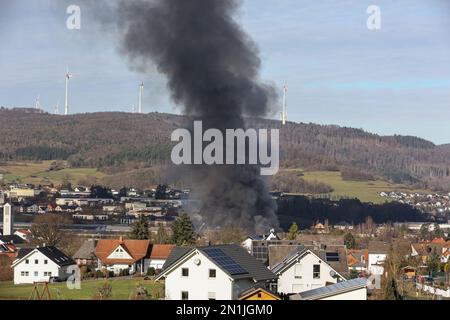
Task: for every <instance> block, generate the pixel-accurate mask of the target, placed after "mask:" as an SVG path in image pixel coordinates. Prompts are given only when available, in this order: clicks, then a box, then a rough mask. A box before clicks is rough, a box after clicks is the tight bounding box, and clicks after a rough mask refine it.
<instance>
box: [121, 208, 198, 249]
mask: <svg viewBox="0 0 450 320" xmlns="http://www.w3.org/2000/svg"><path fill="white" fill-rule="evenodd" d="M129 236H130V238H131V239H136V240H153V242H154V243H157V244H164V243H174V244H176V245H177V246H189V245H192V244H194V243H195V240H196V239H195V232H194V228H193V226H192V222H191V219H190V218H189V215H188V214H187V213H185V212H183V213H181V214H180V216H179V217H178V218H177V219H176V220H175V221H174V222H173V224H172V235H171V236H169V235H168V234H167V231H166V228H164V226H162V225H160V226H159V228H158V231H157V233H156V235H155V236H153V237H152V235H151V234H150V232H149V225H148V221H147V219H146V217H145V216H143V215H140V216H139V219H138V220H137V221H136V222H135V223H134V225H133V227H132V230H131V233H130V235H129Z"/></svg>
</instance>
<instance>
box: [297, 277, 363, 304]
mask: <svg viewBox="0 0 450 320" xmlns="http://www.w3.org/2000/svg"><path fill="white" fill-rule="evenodd" d="M366 286H367V279H366V278H356V279H352V280H347V281H342V282H338V283H336V284H332V285H329V286H325V287H321V288H317V289H312V290H308V291H304V292H300V293H298V294H295V295H293V296H291V297H290V299H291V300H318V299H323V298H327V297H331V296H335V295H337V294H341V293H345V292H349V291H354V290H357V289H361V288H364V287H366Z"/></svg>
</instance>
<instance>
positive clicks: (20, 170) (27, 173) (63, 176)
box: [0, 161, 105, 184]
mask: <svg viewBox="0 0 450 320" xmlns="http://www.w3.org/2000/svg"><path fill="white" fill-rule="evenodd" d="M52 162H53V161H39V162H7V163H3V164H0V173H1V172H6V174H4V180H5V181H6V182H12V181H16V182H20V183H32V184H39V183H42V182H43V181H46V180H47V181H50V182H53V183H54V184H60V183H61V182H63V181H65V180H67V181H69V182H71V183H73V184H77V182H78V181H80V180H81V179H87V178H89V179H90V180H92V178H96V179H98V180H100V179H101V178H103V177H104V176H105V174H103V173H102V172H100V171H98V170H96V169H94V168H65V169H62V170H57V171H48V168H49V166H50V164H51V163H52Z"/></svg>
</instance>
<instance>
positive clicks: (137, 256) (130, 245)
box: [95, 239, 150, 264]
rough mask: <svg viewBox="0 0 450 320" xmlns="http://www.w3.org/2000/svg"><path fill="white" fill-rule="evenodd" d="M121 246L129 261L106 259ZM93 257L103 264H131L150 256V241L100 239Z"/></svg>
mask: <svg viewBox="0 0 450 320" xmlns="http://www.w3.org/2000/svg"><path fill="white" fill-rule="evenodd" d="M119 245H121V246H122V247H123V248H124V249H125V251H127V252H128V254H129V255H130V256H131V257H132V258H131V259H108V256H109V255H110V254H111V253H112V252H113V251H114V250H115V249H117V247H118V246H119ZM95 255H96V256H97V257H98V258H99V259H100V260H101V262H102V263H103V264H115V263H124V264H132V263H135V262H137V261H139V260H141V259H143V258H148V257H149V256H150V240H121V239H102V240H99V241H98V243H97V247H96V248H95Z"/></svg>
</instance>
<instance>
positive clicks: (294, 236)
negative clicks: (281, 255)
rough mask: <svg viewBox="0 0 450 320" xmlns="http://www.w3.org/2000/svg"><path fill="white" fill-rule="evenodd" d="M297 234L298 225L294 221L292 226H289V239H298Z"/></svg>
mask: <svg viewBox="0 0 450 320" xmlns="http://www.w3.org/2000/svg"><path fill="white" fill-rule="evenodd" d="M297 234H298V226H297V224H296V223H295V222H293V223H292V225H291V227H290V228H289V233H288V236H287V237H288V240H295V239H297Z"/></svg>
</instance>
